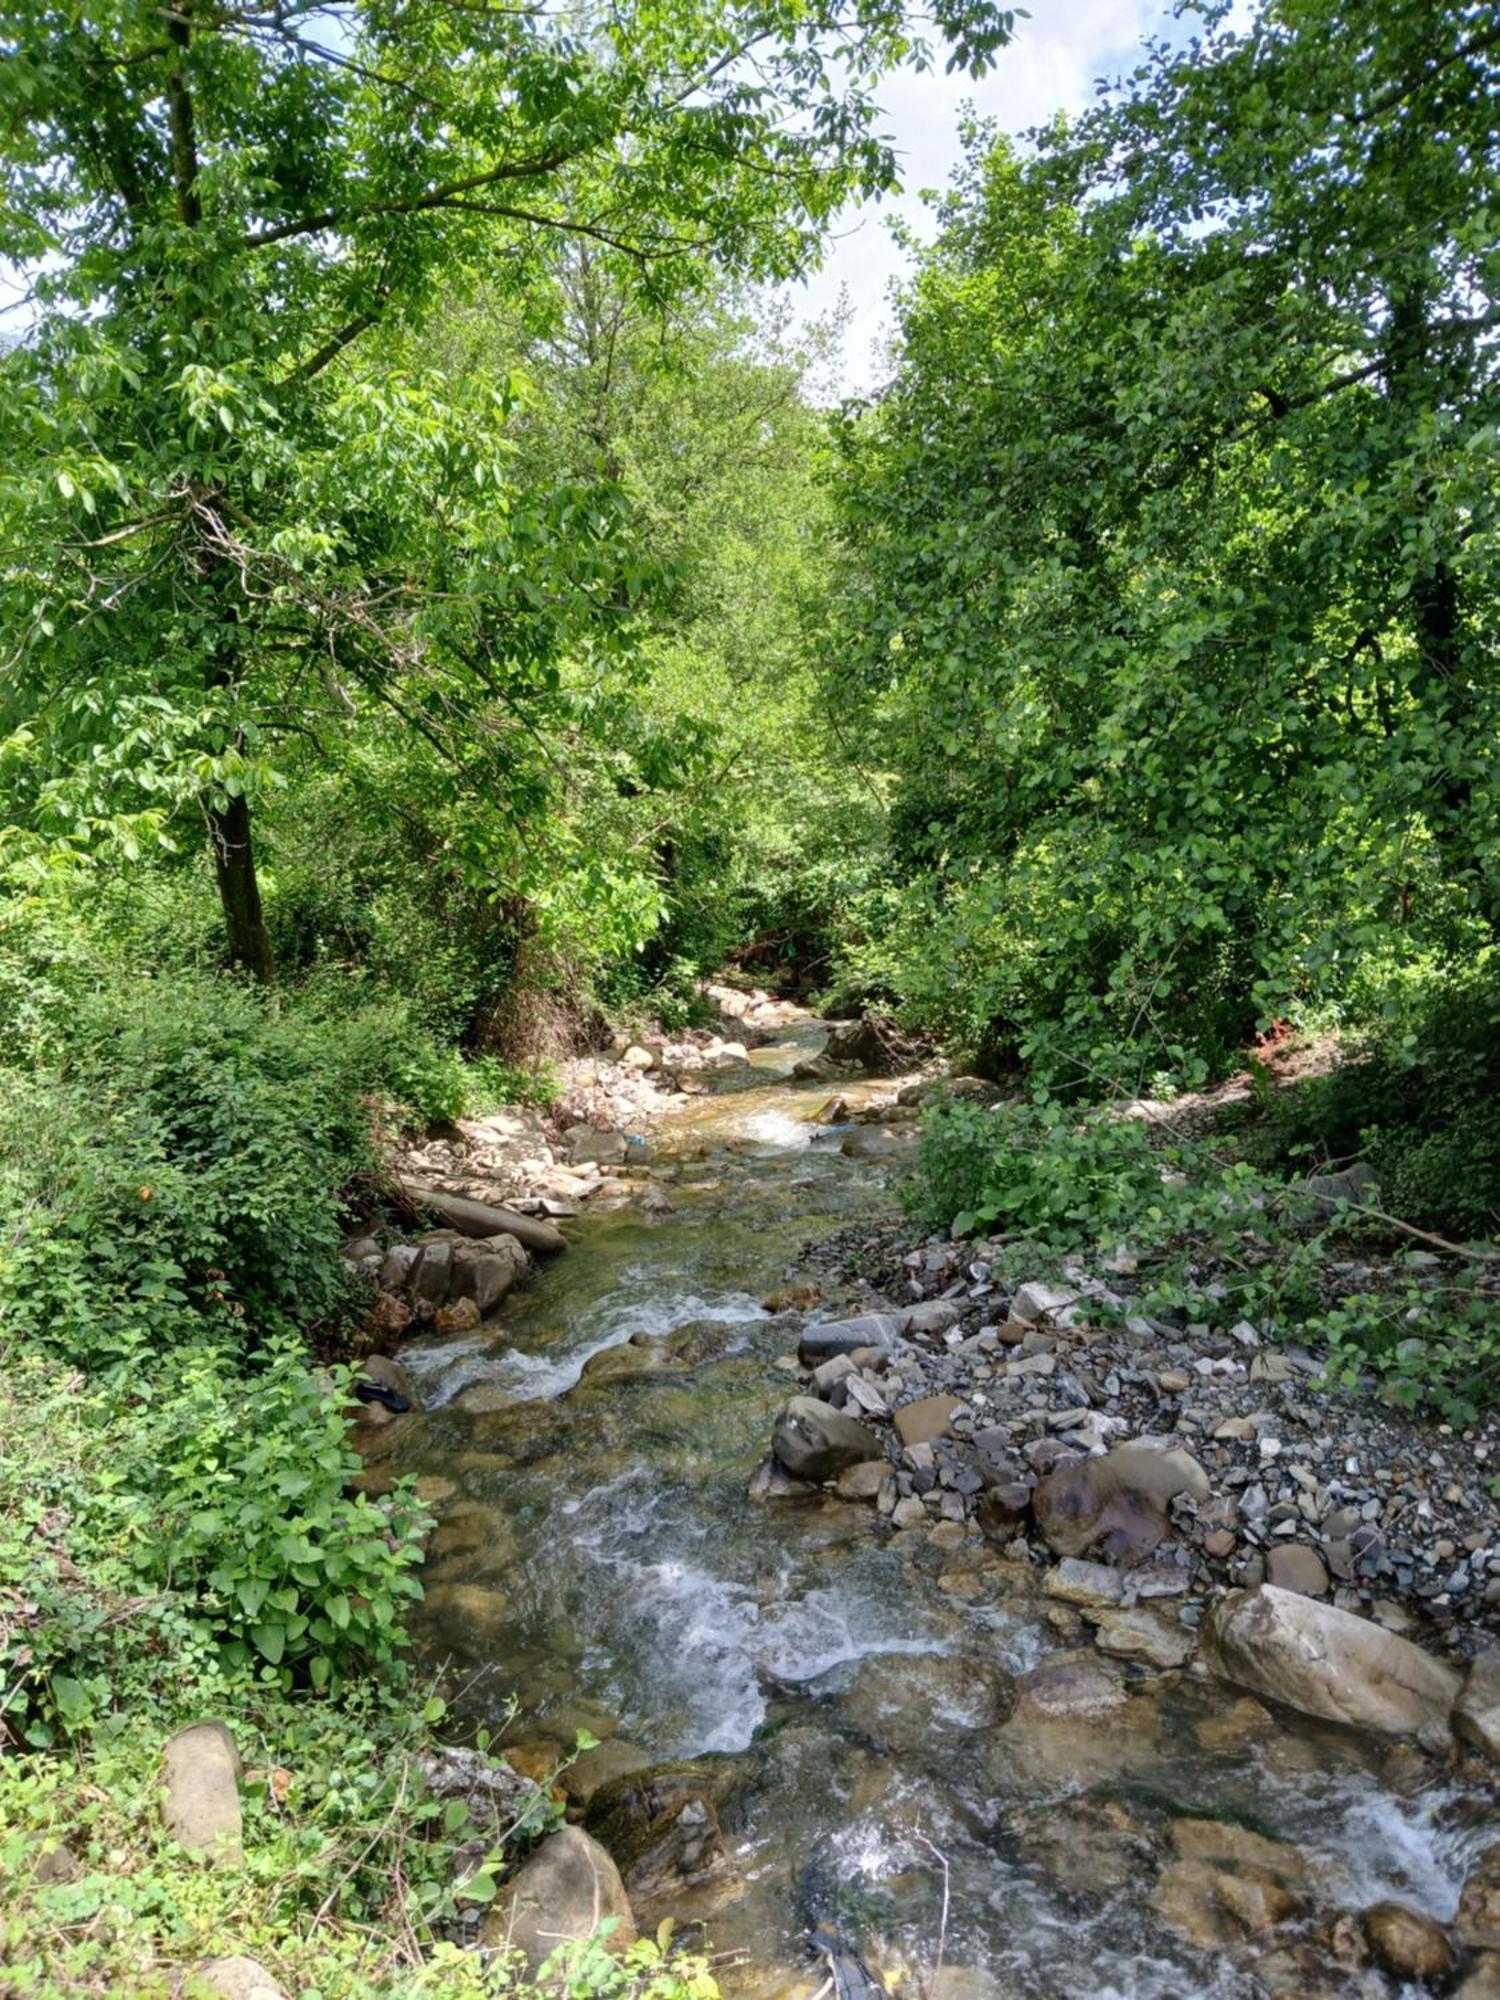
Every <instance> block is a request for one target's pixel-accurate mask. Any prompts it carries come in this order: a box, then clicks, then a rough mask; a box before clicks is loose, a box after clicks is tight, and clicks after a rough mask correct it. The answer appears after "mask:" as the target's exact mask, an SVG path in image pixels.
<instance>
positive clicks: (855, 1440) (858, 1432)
mask: <svg viewBox="0 0 1500 2000" xmlns="http://www.w3.org/2000/svg"><path fill="white" fill-rule="evenodd" d="M771 1450H772V1452H773V1453H774V1454H775V1457H776V1460H777V1462H778V1464H780V1465H781V1466H782V1467H783V1468H784V1469H785V1470H786V1471H787V1472H789V1473H790V1474H791V1475H792V1477H793V1478H794V1479H809V1480H815V1481H819V1480H824V1479H836V1478H837V1477H838V1475H839V1474H840V1473H841V1472H843V1471H845V1470H846V1469H847V1468H848V1467H849V1466H851V1465H861V1464H863V1463H864V1461H865V1460H866V1459H868V1458H884V1456H885V1451H884V1448H883V1446H882V1445H881V1442H880V1440H879V1438H878V1437H876V1435H875V1433H874V1432H873V1431H868V1430H866V1429H865V1427H864V1425H863V1424H860V1423H856V1422H855V1420H854V1418H853V1417H846V1416H845V1415H844V1413H843V1411H842V1410H836V1409H835V1408H834V1407H833V1405H832V1403H820V1402H819V1401H818V1399H817V1397H816V1396H793V1398H792V1399H791V1401H790V1402H789V1403H788V1404H787V1405H786V1407H785V1408H784V1409H783V1410H782V1412H781V1414H780V1416H779V1417H778V1418H777V1419H776V1428H775V1430H774V1432H773V1433H772V1435H771Z"/></svg>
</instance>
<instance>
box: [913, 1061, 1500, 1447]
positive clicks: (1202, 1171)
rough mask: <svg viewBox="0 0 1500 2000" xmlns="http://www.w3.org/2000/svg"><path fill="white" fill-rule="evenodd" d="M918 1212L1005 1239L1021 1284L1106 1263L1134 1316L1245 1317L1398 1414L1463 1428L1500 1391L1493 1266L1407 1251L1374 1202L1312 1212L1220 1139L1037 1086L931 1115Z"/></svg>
mask: <svg viewBox="0 0 1500 2000" xmlns="http://www.w3.org/2000/svg"><path fill="white" fill-rule="evenodd" d="M1304 1176H1305V1168H1304ZM909 1202H910V1205H911V1207H912V1209H913V1212H914V1213H915V1214H916V1215H917V1216H918V1217H919V1218H920V1219H921V1220H922V1221H923V1222H925V1223H927V1224H929V1225H930V1226H933V1227H937V1228H943V1229H951V1230H952V1231H953V1232H954V1233H955V1234H956V1235H959V1236H969V1235H975V1234H981V1235H988V1236H991V1237H992V1238H996V1239H999V1249H998V1251H997V1257H998V1261H999V1262H1000V1264H1001V1266H1002V1268H1006V1269H1008V1270H1010V1271H1011V1272H1012V1274H1013V1275H1015V1276H1016V1277H1018V1278H1024V1277H1030V1276H1035V1274H1036V1273H1035V1265H1036V1256H1037V1251H1038V1250H1039V1249H1042V1250H1045V1251H1046V1252H1049V1253H1051V1254H1053V1255H1060V1256H1069V1255H1073V1256H1086V1255H1089V1254H1092V1255H1093V1256H1094V1257H1095V1258H1100V1257H1102V1258H1103V1259H1104V1260H1105V1262H1106V1266H1108V1267H1112V1268H1114V1269H1115V1270H1117V1271H1118V1272H1120V1273H1121V1275H1122V1276H1124V1275H1125V1274H1129V1282H1130V1284H1131V1286H1132V1288H1133V1295H1132V1297H1131V1299H1130V1307H1129V1309H1130V1310H1132V1311H1137V1312H1142V1313H1145V1314H1147V1315H1148V1316H1149V1315H1161V1314H1169V1315H1174V1316H1176V1317H1177V1318H1178V1319H1179V1321H1180V1322H1181V1323H1184V1324H1185V1323H1187V1322H1190V1321H1203V1322H1207V1323H1210V1324H1213V1325H1216V1326H1219V1327H1221V1328H1228V1327H1229V1326H1232V1325H1233V1324H1235V1323H1236V1322H1238V1321H1241V1320H1245V1321H1249V1322H1250V1323H1251V1325H1252V1326H1253V1327H1254V1328H1255V1330H1256V1332H1257V1335H1258V1336H1260V1337H1263V1338H1271V1339H1279V1340H1283V1341H1290V1342H1295V1343H1299V1344H1306V1345H1308V1346H1309V1347H1310V1348H1312V1349H1313V1351H1315V1352H1322V1353H1323V1354H1324V1356H1325V1357H1326V1359H1325V1366H1326V1370H1327V1373H1328V1376H1329V1378H1330V1379H1331V1380H1334V1381H1337V1382H1340V1383H1342V1384H1344V1385H1346V1386H1353V1385H1354V1384H1356V1383H1359V1382H1362V1381H1363V1382H1366V1383H1377V1384H1378V1385H1379V1386H1380V1388H1381V1390H1382V1393H1384V1394H1385V1396H1386V1397H1387V1398H1388V1399H1389V1400H1390V1401H1392V1402H1394V1403H1397V1404H1399V1405H1401V1406H1403V1407H1405V1408H1419V1407H1426V1408H1430V1409H1432V1410H1433V1411H1435V1412H1436V1413H1437V1414H1438V1415H1440V1416H1442V1417H1444V1418H1446V1419H1447V1420H1448V1421H1450V1422H1453V1423H1458V1424H1463V1423H1467V1422H1470V1421H1472V1419H1473V1418H1474V1417H1475V1416H1476V1415H1477V1414H1478V1412H1479V1410H1480V1409H1481V1408H1483V1407H1484V1406H1485V1405H1486V1404H1488V1403H1490V1402H1492V1401H1493V1400H1495V1399H1496V1397H1497V1396H1500V1295H1497V1293H1496V1292H1495V1291H1494V1290H1493V1289H1492V1288H1491V1287H1490V1286H1489V1285H1487V1284H1485V1283H1484V1282H1483V1281H1482V1278H1481V1277H1477V1276H1476V1275H1475V1273H1476V1272H1480V1273H1482V1272H1484V1271H1485V1270H1486V1269H1487V1268H1488V1267H1485V1266H1482V1265H1475V1264H1468V1265H1464V1264H1461V1263H1460V1264H1459V1265H1458V1266H1457V1268H1454V1266H1453V1264H1451V1263H1449V1262H1447V1261H1445V1260H1442V1259H1439V1258H1437V1257H1435V1256H1433V1255H1431V1253H1429V1252H1426V1251H1425V1250H1420V1249H1418V1250H1416V1251H1415V1254H1414V1255H1413V1243H1412V1239H1410V1238H1408V1237H1402V1236H1400V1235H1399V1233H1398V1235H1397V1236H1396V1237H1395V1238H1394V1240H1393V1238H1392V1233H1391V1231H1390V1228H1389V1226H1388V1225H1385V1224H1383V1223H1382V1222H1380V1221H1379V1220H1378V1219H1371V1218H1370V1217H1368V1216H1367V1215H1365V1214H1363V1213H1362V1212H1361V1211H1362V1209H1363V1207H1364V1206H1365V1205H1364V1204H1352V1203H1350V1202H1349V1201H1346V1200H1338V1201H1327V1200H1325V1201H1321V1202H1320V1201H1318V1200H1316V1199H1315V1198H1314V1197H1313V1196H1312V1195H1311V1194H1310V1193H1309V1191H1308V1190H1307V1188H1306V1187H1305V1186H1304V1185H1301V1184H1300V1183H1299V1181H1298V1180H1293V1179H1291V1178H1289V1176H1288V1173H1287V1172H1286V1171H1285V1170H1284V1169H1283V1170H1281V1171H1275V1170H1271V1169H1268V1168H1267V1167H1266V1166H1265V1165H1263V1164H1262V1165H1257V1164H1254V1163H1253V1162H1252V1161H1250V1160H1248V1159H1245V1158H1235V1157H1229V1156H1227V1155H1226V1152H1225V1149H1224V1147H1223V1146H1222V1144H1221V1143H1218V1142H1215V1141H1211V1140H1207V1139H1193V1138H1184V1137H1174V1136H1170V1135H1164V1134H1163V1132H1162V1131H1161V1130H1160V1129H1159V1128H1155V1127H1152V1126H1150V1125H1148V1124H1147V1123H1146V1122H1145V1121H1144V1120H1142V1119H1138V1118H1130V1117H1120V1116H1117V1115H1115V1114H1113V1113H1111V1112H1110V1111H1109V1110H1107V1109H1105V1108H1102V1107H1095V1108H1094V1109H1092V1110H1089V1111H1080V1110H1079V1109H1078V1107H1077V1106H1074V1105H1066V1106H1065V1105H1063V1104H1060V1103H1059V1102H1057V1101H1056V1100H1054V1099H1052V1098H1050V1097H1048V1096H1047V1095H1046V1094H1045V1093H1040V1092H1039V1093H1038V1094H1036V1095H1035V1096H1033V1097H1032V1098H1030V1099H1024V1100H1017V1101H1015V1102H1013V1103H1008V1104H1003V1105H1000V1106H998V1107H995V1108H993V1109H987V1108H984V1107H981V1106H978V1105H975V1104H973V1103H970V1102H966V1101H963V1100H957V1101H949V1102H944V1103H940V1104H939V1105H937V1106H936V1107H934V1108H933V1109H932V1110H931V1111H930V1112H929V1113H928V1114H927V1117H926V1119H925V1122H924V1127H923V1136H922V1148H921V1154H920V1157H919V1163H918V1171H917V1174H916V1177H915V1178H914V1180H913V1182H912V1184H911V1187H910V1190H909ZM1350 1271H1353V1272H1363V1273H1365V1281H1364V1282H1362V1283H1357V1282H1356V1283H1351V1282H1349V1277H1348V1273H1349V1272H1350Z"/></svg>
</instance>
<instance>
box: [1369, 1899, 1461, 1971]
mask: <svg viewBox="0 0 1500 2000" xmlns="http://www.w3.org/2000/svg"><path fill="white" fill-rule="evenodd" d="M1362 1921H1363V1924H1364V1929H1365V1936H1366V1937H1367V1938H1368V1939H1369V1942H1370V1950H1371V1951H1372V1952H1373V1953H1374V1955H1375V1958H1376V1961H1377V1963H1378V1964H1380V1965H1383V1966H1384V1967H1385V1969H1386V1971H1387V1972H1389V1973H1392V1974H1394V1976H1395V1977H1396V1978H1397V1979H1413V1980H1416V1981H1417V1982H1418V1983H1419V1984H1421V1985H1423V1986H1432V1985H1436V1983H1437V1982H1438V1981H1439V1980H1442V1979H1446V1978H1447V1977H1448V1975H1449V1973H1450V1972H1452V1970H1453V1967H1454V1965H1455V1963H1456V1960H1455V1958H1454V1953H1453V1947H1452V1945H1451V1944H1450V1943H1449V1942H1448V1933H1447V1932H1446V1931H1445V1930H1444V1929H1443V1927H1442V1925H1441V1924H1440V1923H1438V1922H1437V1921H1436V1920H1435V1919H1434V1918H1432V1917H1429V1916H1425V1915H1424V1914H1423V1912H1422V1911H1421V1910H1413V1909H1409V1908H1408V1907H1407V1905H1406V1904H1405V1903H1376V1904H1374V1905H1373V1906H1372V1907H1371V1908H1370V1909H1368V1910H1366V1911H1365V1913H1364V1917H1363V1919H1362Z"/></svg>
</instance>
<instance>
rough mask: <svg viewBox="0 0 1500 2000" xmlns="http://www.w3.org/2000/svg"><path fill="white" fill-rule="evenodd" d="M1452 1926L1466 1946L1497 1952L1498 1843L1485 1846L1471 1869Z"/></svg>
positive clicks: (1499, 1902) (1499, 1903)
mask: <svg viewBox="0 0 1500 2000" xmlns="http://www.w3.org/2000/svg"><path fill="white" fill-rule="evenodd" d="M1454 1924H1455V1927H1456V1928H1457V1931H1458V1935H1459V1937H1460V1938H1461V1939H1462V1940H1463V1942H1464V1943H1465V1944H1466V1945H1469V1946H1471V1947H1473V1948H1474V1949H1476V1950H1480V1951H1500V1844H1497V1845H1496V1846H1494V1847H1487V1848H1486V1849H1485V1851H1484V1853H1483V1854H1481V1855H1480V1857H1479V1860H1478V1862H1477V1863H1476V1865H1475V1866H1474V1868H1473V1869H1471V1870H1470V1873H1469V1879H1468V1880H1467V1881H1466V1882H1465V1883H1464V1886H1463V1894H1462V1895H1461V1896H1460V1897H1459V1899H1458V1915H1457V1917H1456V1918H1455V1919H1454Z"/></svg>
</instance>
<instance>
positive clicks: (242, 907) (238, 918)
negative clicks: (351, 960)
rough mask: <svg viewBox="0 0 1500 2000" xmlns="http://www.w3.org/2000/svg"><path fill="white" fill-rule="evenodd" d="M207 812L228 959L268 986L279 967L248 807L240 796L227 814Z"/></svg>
mask: <svg viewBox="0 0 1500 2000" xmlns="http://www.w3.org/2000/svg"><path fill="white" fill-rule="evenodd" d="M205 810H206V812H207V814H208V835H209V839H210V841H211V842H212V844H213V850H214V872H215V873H216V874H217V876H218V878H219V901H220V903H221V904H222V905H223V909H224V929H225V933H226V934H227V936H228V939H229V956H230V959H231V960H232V962H233V963H234V964H235V965H237V966H238V967H239V968H240V970H241V971H242V972H248V973H249V974H250V977H251V978H252V979H255V980H258V981H259V982H260V984H261V985H262V986H269V985H270V983H271V980H272V979H273V977H274V976H275V970H276V968H275V963H274V961H273V959H272V957H271V938H270V933H269V932H268V931H267V929H266V919H265V915H264V913H263V912H262V910H261V907H260V883H259V882H258V881H257V879H256V874H255V851H254V849H253V848H252V846H251V844H250V806H249V802H248V800H246V798H245V797H244V795H243V794H241V795H240V796H239V797H237V798H232V799H231V800H230V801H229V804H228V805H227V806H226V807H225V809H224V810H223V812H219V811H218V810H217V809H216V808H215V807H213V806H208V807H206V808H205Z"/></svg>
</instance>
